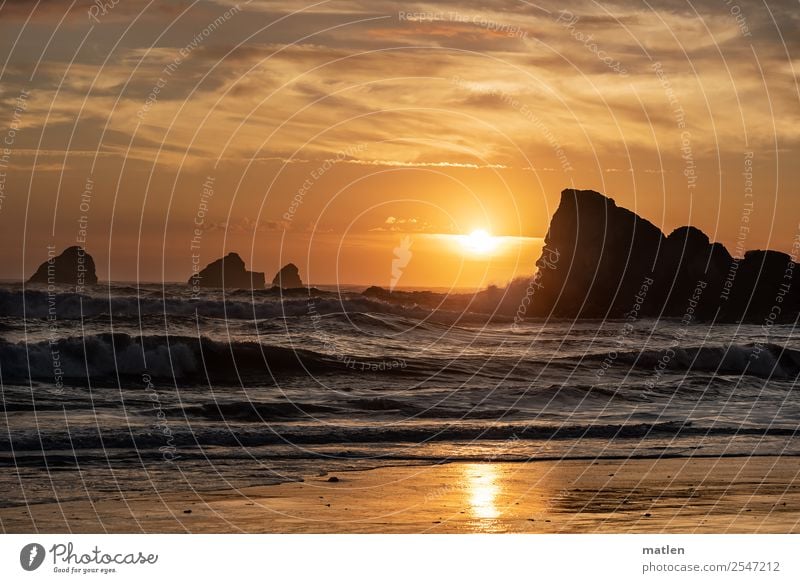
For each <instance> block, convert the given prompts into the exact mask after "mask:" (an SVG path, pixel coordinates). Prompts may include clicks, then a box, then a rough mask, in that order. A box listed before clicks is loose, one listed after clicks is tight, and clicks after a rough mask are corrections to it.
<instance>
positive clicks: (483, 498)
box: [466, 464, 500, 519]
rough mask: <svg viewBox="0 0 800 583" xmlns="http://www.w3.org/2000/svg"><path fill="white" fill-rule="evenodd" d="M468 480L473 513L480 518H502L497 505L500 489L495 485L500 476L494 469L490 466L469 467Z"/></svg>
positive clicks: (476, 465) (467, 470) (477, 465)
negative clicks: (496, 500)
mask: <svg viewBox="0 0 800 583" xmlns="http://www.w3.org/2000/svg"><path fill="white" fill-rule="evenodd" d="M466 478H467V487H468V488H469V503H470V506H472V513H473V514H474V515H475V516H477V517H478V518H486V519H491V518H497V517H498V516H500V511H499V510H498V509H497V506H496V505H495V499H496V498H497V496H498V494H499V493H500V487H499V486H498V485H497V484H496V483H495V481H496V480H497V478H498V476H497V472H496V470H495V469H494V467H493V466H491V465H490V464H475V465H469V466H467V468H466Z"/></svg>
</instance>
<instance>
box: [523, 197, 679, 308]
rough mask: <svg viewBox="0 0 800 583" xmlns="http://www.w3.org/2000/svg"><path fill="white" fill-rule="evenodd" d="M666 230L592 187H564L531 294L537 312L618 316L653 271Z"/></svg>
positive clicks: (631, 301)
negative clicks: (538, 279) (590, 188)
mask: <svg viewBox="0 0 800 583" xmlns="http://www.w3.org/2000/svg"><path fill="white" fill-rule="evenodd" d="M663 238H664V235H663V234H662V233H661V231H660V230H659V229H658V227H656V226H655V225H653V224H652V223H651V222H650V221H647V220H645V219H642V218H641V217H639V216H637V215H636V214H634V213H632V212H631V211H629V210H627V209H624V208H621V207H618V206H617V205H616V203H615V202H614V201H613V200H612V199H610V198H606V197H605V196H603V195H602V194H600V193H598V192H594V191H592V190H572V189H568V190H564V191H563V192H562V193H561V203H560V205H559V207H558V209H556V212H555V214H553V218H552V219H551V221H550V228H549V230H548V232H547V236H546V237H545V246H544V249H543V251H542V256H541V258H540V259H539V261H538V262H537V267H538V268H539V271H540V273H541V277H540V281H539V283H540V284H541V285H540V286H537V288H536V289H535V292H534V296H533V297H532V299H531V307H532V308H533V310H531V311H529V314H530V313H531V312H534V313H535V314H536V315H551V316H557V317H587V318H602V317H619V316H621V315H622V314H624V313H625V312H627V311H629V310H630V309H631V305H632V304H633V301H634V297H635V295H636V293H637V292H638V291H639V289H640V288H641V286H642V282H643V281H645V280H646V278H648V277H649V276H651V275H652V268H653V265H654V262H655V258H656V255H657V253H658V249H659V247H660V245H661V243H662V240H663Z"/></svg>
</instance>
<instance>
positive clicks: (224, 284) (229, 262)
mask: <svg viewBox="0 0 800 583" xmlns="http://www.w3.org/2000/svg"><path fill="white" fill-rule="evenodd" d="M189 285H190V286H192V287H206V288H208V287H219V288H226V289H264V274H263V273H262V272H259V271H247V269H245V266H244V260H242V258H241V257H239V255H238V254H236V253H228V254H227V255H226V256H225V257H223V258H221V259H217V260H216V261H214V262H213V263H209V264H208V265H207V266H206V267H205V269H202V270H200V271H199V272H198V273H196V274H194V275H192V277H190V278H189Z"/></svg>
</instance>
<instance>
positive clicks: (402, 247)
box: [389, 235, 414, 291]
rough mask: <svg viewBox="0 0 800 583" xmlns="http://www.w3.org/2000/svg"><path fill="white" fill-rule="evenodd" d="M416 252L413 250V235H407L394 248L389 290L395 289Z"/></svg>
mask: <svg viewBox="0 0 800 583" xmlns="http://www.w3.org/2000/svg"><path fill="white" fill-rule="evenodd" d="M413 255H414V254H413V253H412V252H411V237H409V236H408V235H406V236H405V237H403V239H402V240H401V241H400V244H399V245H398V246H397V247H395V248H394V259H392V280H391V283H390V284H389V291H394V288H395V287H396V286H397V282H398V281H400V277H401V276H402V275H403V270H404V269H405V268H406V267H407V266H408V262H409V261H411V257H412V256H413Z"/></svg>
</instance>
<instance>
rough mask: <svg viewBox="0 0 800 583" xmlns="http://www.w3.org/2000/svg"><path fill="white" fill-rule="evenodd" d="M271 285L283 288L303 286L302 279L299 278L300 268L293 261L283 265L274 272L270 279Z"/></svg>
mask: <svg viewBox="0 0 800 583" xmlns="http://www.w3.org/2000/svg"><path fill="white" fill-rule="evenodd" d="M272 285H273V286H274V287H280V288H283V289H295V288H298V287H303V281H302V280H301V279H300V270H299V269H298V268H297V266H296V265H295V264H294V263H289V264H287V265H284V266H283V268H281V270H280V271H279V272H278V273H276V274H275V277H274V278H273V279H272Z"/></svg>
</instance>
